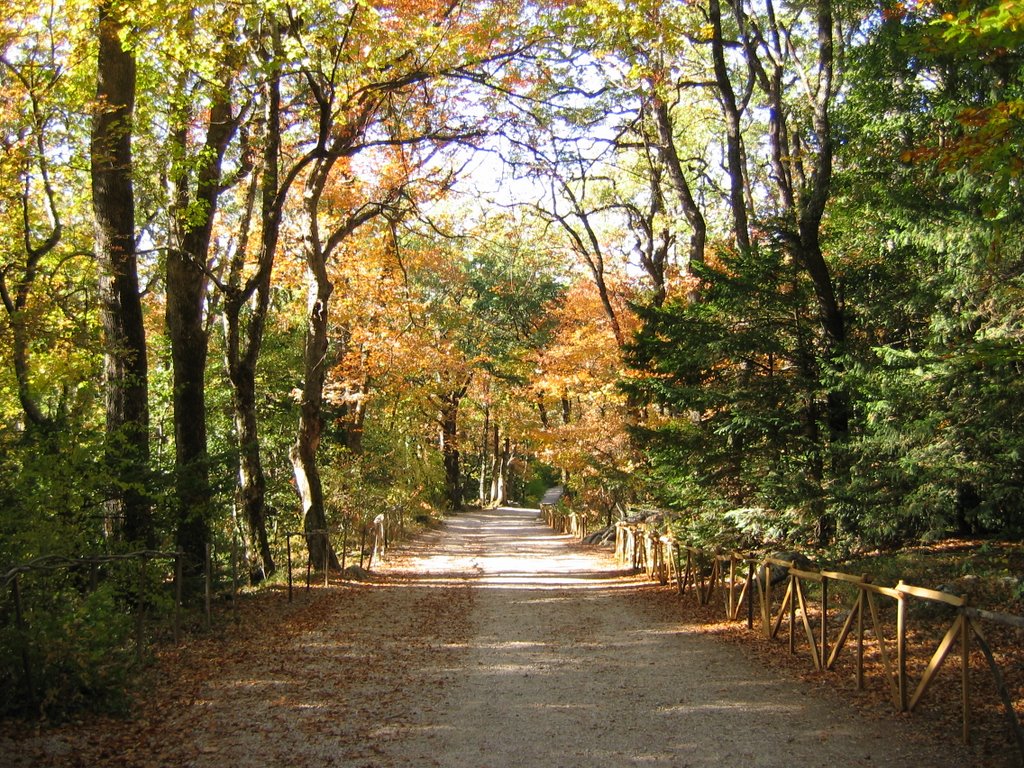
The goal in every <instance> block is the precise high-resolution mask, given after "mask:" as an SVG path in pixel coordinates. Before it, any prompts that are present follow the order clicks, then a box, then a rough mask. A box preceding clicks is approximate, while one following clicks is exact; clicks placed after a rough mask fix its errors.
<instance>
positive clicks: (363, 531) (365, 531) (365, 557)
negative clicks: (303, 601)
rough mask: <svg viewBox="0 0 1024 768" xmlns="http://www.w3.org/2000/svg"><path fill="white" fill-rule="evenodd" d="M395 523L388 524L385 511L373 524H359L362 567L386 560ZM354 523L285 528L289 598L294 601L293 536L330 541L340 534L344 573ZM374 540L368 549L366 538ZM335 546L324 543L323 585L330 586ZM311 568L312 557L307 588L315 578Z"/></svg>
mask: <svg viewBox="0 0 1024 768" xmlns="http://www.w3.org/2000/svg"><path fill="white" fill-rule="evenodd" d="M393 527H394V526H393V525H389V521H388V519H387V515H385V514H384V513H383V512H382V513H381V514H379V515H377V516H376V517H375V518H373V522H372V523H371V524H370V525H362V526H359V567H360V568H364V567H365V568H366V570H370V569H371V568H372V567H373V564H374V563H375V562H376V563H382V562H384V558H385V556H386V554H387V548H388V546H389V545H390V543H391V541H392V540H393V537H394V535H395V533H394V531H393V530H392V529H393ZM351 533H352V531H351V526H347V525H343V526H339V527H337V528H329V529H323V530H315V531H286V532H285V542H286V546H287V557H288V602H291V601H292V592H293V565H292V563H293V558H292V538H293V537H296V536H298V537H301V538H303V539H308V538H309V537H311V536H326V537H327V541H328V545H330V540H331V537H332V536H333V537H335V538H337V537H338V536H340V537H341V573H342V577H344V575H345V571H346V568H347V562H348V551H349V536H350V535H351ZM371 540H372V542H373V546H372V548H371V549H369V550H367V542H368V541H371ZM331 551H332V547H331V546H327V547H324V562H323V563H318V564H317V565H318V567H319V568H320V569H321V570H322V572H323V576H324V586H327V584H328V582H329V579H330V567H329V566H330V559H329V558H330V556H331ZM312 570H313V561H312V559H307V560H306V591H307V592H308V591H309V589H310V583H311V581H312Z"/></svg>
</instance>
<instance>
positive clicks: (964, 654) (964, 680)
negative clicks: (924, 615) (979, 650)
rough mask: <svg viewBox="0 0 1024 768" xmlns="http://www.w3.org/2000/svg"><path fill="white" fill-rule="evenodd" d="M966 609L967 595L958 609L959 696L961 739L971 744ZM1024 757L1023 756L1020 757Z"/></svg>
mask: <svg viewBox="0 0 1024 768" xmlns="http://www.w3.org/2000/svg"><path fill="white" fill-rule="evenodd" d="M966 607H967V595H964V607H963V608H961V609H960V659H961V662H960V663H961V665H962V667H961V670H960V684H961V691H962V692H961V696H962V697H963V700H962V702H961V704H962V705H963V711H964V724H963V739H964V744H970V743H971V719H970V712H971V688H970V683H971V680H970V678H971V619H970V617H968V615H967V611H966V610H965V609H966ZM1022 757H1024V755H1022Z"/></svg>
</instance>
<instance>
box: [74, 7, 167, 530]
mask: <svg viewBox="0 0 1024 768" xmlns="http://www.w3.org/2000/svg"><path fill="white" fill-rule="evenodd" d="M98 11H99V26H98V32H97V34H98V44H99V45H98V48H97V80H96V104H97V106H96V111H95V113H94V115H93V121H92V145H91V158H90V160H91V177H92V204H93V213H94V216H95V224H96V258H97V263H98V266H99V295H100V317H101V322H102V324H103V331H104V337H105V348H106V352H105V363H104V383H105V387H106V417H107V419H106V420H107V449H106V453H107V460H108V462H109V465H110V468H111V470H112V471H113V472H114V474H115V476H116V477H117V480H118V482H117V483H116V486H115V488H114V489H113V493H112V499H111V503H110V511H111V513H112V515H113V516H114V517H116V518H119V519H120V520H121V521H123V533H124V537H125V538H126V539H127V540H129V541H138V542H142V543H145V544H146V545H149V546H152V545H154V544H155V532H154V529H153V520H152V514H151V510H150V501H149V498H148V494H147V492H146V486H147V484H148V474H149V404H148V392H149V376H148V369H147V361H146V331H145V326H144V324H143V313H142V299H141V292H140V290H139V278H138V266H137V257H136V252H135V194H134V188H133V185H132V120H133V117H134V108H135V87H136V75H135V58H134V56H133V54H132V52H131V50H130V49H126V48H125V46H124V45H123V44H122V42H121V31H122V29H123V23H122V20H121V19H119V18H118V17H117V16H116V12H115V10H114V7H113V4H112V3H110V2H107V1H106V0H101V2H100V4H99V6H98Z"/></svg>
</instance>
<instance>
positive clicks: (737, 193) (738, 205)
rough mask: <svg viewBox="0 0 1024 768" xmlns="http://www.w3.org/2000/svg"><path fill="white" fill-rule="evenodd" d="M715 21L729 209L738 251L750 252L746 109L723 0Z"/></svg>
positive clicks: (713, 1)
mask: <svg viewBox="0 0 1024 768" xmlns="http://www.w3.org/2000/svg"><path fill="white" fill-rule="evenodd" d="M708 17H709V19H710V21H711V30H712V31H711V58H712V61H713V62H714V71H715V82H716V83H717V84H718V93H719V97H720V98H719V103H720V104H721V106H722V115H723V117H725V156H726V168H727V169H728V171H729V207H730V209H731V210H732V221H733V230H734V238H735V240H736V247H737V248H739V249H740V251H744V252H745V251H749V250H750V223H749V217H748V215H747V196H746V189H747V187H746V169H745V163H744V159H743V136H742V133H741V125H740V116H741V113H742V107H741V106H740V102H739V101H738V100H737V98H736V92H735V89H734V88H733V87H732V79H731V78H730V77H729V69H728V67H727V66H726V61H725V42H724V40H723V37H722V7H721V0H708Z"/></svg>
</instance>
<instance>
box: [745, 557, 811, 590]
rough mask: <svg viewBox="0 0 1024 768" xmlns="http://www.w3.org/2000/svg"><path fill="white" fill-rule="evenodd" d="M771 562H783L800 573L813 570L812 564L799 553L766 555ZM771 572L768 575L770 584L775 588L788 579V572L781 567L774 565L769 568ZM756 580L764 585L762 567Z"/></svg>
mask: <svg viewBox="0 0 1024 768" xmlns="http://www.w3.org/2000/svg"><path fill="white" fill-rule="evenodd" d="M768 557H770V558H771V559H772V560H785V561H786V562H789V563H792V564H793V565H794V566H796V567H797V568H798V569H799V570H801V571H812V570H814V569H815V566H814V563H813V562H812V561H811V559H810V558H809V557H807V555H803V554H801V553H799V552H794V551H785V552H772V553H771V554H770V555H768ZM770 568H771V570H770V571H769V573H770V574H771V576H770V584H771V586H773V587H774V586H775V585H776V584H781V583H782V582H784V581H785V580H786V579H787V578H788V577H789V571H788V570H787V569H786V568H784V567H782V566H781V565H775V564H774V563H773V564H772V565H771V566H770ZM757 578H758V579H759V580H760V581H761V583H762V584H763V583H764V566H762V567H761V569H760V570H759V571H758V574H757Z"/></svg>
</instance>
